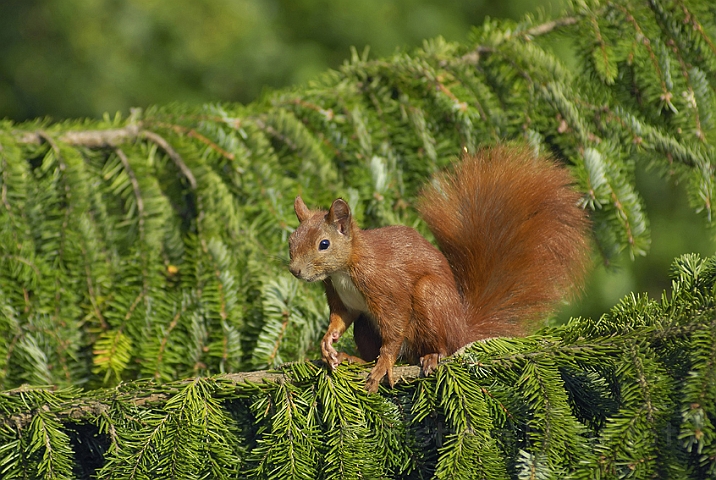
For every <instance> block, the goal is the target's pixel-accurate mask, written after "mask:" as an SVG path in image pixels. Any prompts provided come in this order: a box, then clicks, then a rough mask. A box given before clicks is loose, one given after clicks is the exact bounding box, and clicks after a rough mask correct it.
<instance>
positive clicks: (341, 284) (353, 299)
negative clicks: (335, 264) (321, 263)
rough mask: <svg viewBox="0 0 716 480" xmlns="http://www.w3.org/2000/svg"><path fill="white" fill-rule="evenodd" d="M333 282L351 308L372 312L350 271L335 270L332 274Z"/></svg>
mask: <svg viewBox="0 0 716 480" xmlns="http://www.w3.org/2000/svg"><path fill="white" fill-rule="evenodd" d="M331 283H332V284H333V288H334V289H335V291H336V293H337V294H338V296H339V297H340V299H341V302H343V305H345V306H346V307H348V308H349V309H351V310H357V311H359V312H365V313H370V312H369V311H368V304H367V303H366V302H365V297H363V294H362V293H360V291H359V290H358V289H357V288H356V286H355V284H354V283H353V280H352V279H351V276H350V275H349V274H348V272H335V273H333V274H331Z"/></svg>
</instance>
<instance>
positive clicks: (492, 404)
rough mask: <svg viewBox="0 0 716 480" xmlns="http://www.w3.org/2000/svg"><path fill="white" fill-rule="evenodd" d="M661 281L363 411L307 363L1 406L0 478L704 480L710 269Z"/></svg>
mask: <svg viewBox="0 0 716 480" xmlns="http://www.w3.org/2000/svg"><path fill="white" fill-rule="evenodd" d="M672 277H673V282H674V283H673V291H672V293H671V295H670V296H667V295H666V294H665V295H664V296H663V298H662V299H661V301H660V302H656V301H654V300H650V299H648V298H637V297H633V296H629V297H626V298H624V299H623V301H622V302H621V303H620V304H619V305H617V306H616V307H614V308H613V310H612V311H611V312H610V313H609V314H608V315H605V316H604V317H602V318H601V319H599V320H592V319H582V318H578V319H574V320H572V321H571V322H570V323H569V324H567V325H564V326H560V327H554V328H550V329H548V330H544V331H542V332H540V334H538V335H535V336H531V337H527V338H515V339H491V340H487V341H484V342H478V343H476V344H473V345H471V346H469V347H468V348H467V349H465V350H464V351H463V352H462V353H460V354H458V355H457V356H455V357H454V358H452V359H450V360H448V361H446V362H444V363H443V364H442V365H441V366H440V367H439V368H438V371H437V372H436V374H435V375H433V376H431V377H428V378H417V379H413V380H412V381H403V382H401V383H399V384H398V385H397V386H396V388H394V389H390V388H388V387H385V388H382V389H381V392H380V393H381V394H380V395H374V394H368V393H367V392H366V391H365V390H364V382H365V375H366V373H367V368H366V367H363V366H355V365H341V366H340V367H339V368H338V369H337V370H336V371H334V372H329V371H328V370H327V369H325V368H323V367H322V366H320V365H316V364H314V363H310V362H298V363H294V364H287V365H286V366H284V367H283V368H282V369H281V372H277V373H270V372H254V373H251V374H233V375H231V374H228V375H227V374H224V375H218V376H214V377H203V378H200V377H198V378H194V379H191V380H184V381H177V382H170V383H165V384H159V383H156V382H141V381H135V382H129V383H125V384H122V385H119V386H117V387H114V388H107V389H99V390H93V391H84V392H83V391H78V390H53V389H47V388H32V387H22V388H19V389H16V390H12V391H7V392H4V393H3V394H0V445H1V446H0V453H2V458H3V460H2V461H1V462H0V472H2V475H4V476H5V477H7V478H39V477H41V478H70V477H76V478H89V477H90V475H97V477H98V478H107V479H110V478H112V479H123V478H186V477H187V476H191V477H196V478H236V476H237V475H238V476H239V477H241V478H312V479H313V478H428V477H435V478H485V479H500V478H508V477H509V478H515V477H518V478H533V479H536V478H585V479H586V478H655V477H658V478H712V477H713V475H714V472H716V461H715V460H714V458H715V457H714V455H713V454H712V452H713V451H714V449H715V448H716V445H715V443H716V437H715V436H714V433H713V419H714V418H715V416H716V402H714V394H716V391H715V390H714V382H713V375H714V373H713V365H714V362H716V350H715V349H714V342H713V336H714V331H715V330H714V320H713V318H714V317H715V316H716V297H715V296H714V292H716V257H711V258H709V259H706V260H701V259H700V258H699V257H698V256H696V255H686V256H683V257H681V258H679V259H677V260H676V261H675V262H674V268H673V272H672ZM416 370H417V369H416ZM411 375H412V374H411ZM260 378H263V381H258V379H260ZM257 381H258V383H257Z"/></svg>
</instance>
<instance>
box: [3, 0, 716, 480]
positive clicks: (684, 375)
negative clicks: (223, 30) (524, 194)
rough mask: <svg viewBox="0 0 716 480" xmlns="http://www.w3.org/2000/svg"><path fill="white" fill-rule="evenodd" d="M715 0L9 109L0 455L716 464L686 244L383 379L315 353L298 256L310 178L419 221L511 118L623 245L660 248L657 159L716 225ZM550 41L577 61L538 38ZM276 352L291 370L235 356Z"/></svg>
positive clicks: (605, 234)
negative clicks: (641, 279) (445, 355)
mask: <svg viewBox="0 0 716 480" xmlns="http://www.w3.org/2000/svg"><path fill="white" fill-rule="evenodd" d="M714 18H715V15H714V11H713V8H712V7H710V6H709V4H708V2H704V1H698V0H694V1H691V2H679V1H673V2H672V1H669V2H661V3H656V2H641V1H637V0H630V1H627V0H624V1H619V2H613V3H605V4H602V3H601V2H586V3H584V2H582V3H575V5H574V6H573V7H572V9H571V10H570V12H569V13H568V14H566V15H565V16H563V17H561V18H558V19H557V20H555V21H553V22H546V23H537V22H536V21H535V20H534V19H533V18H530V17H528V18H525V19H524V20H523V21H521V22H520V23H514V22H508V21H488V22H486V23H485V24H484V25H483V26H482V27H480V28H477V29H475V30H474V32H473V35H472V39H471V41H470V43H468V44H456V43H449V42H446V41H445V40H442V39H435V40H431V41H427V42H425V44H424V46H423V48H422V49H419V50H416V51H415V52H412V53H410V54H406V53H397V54H395V55H394V56H392V57H389V58H383V59H377V60H370V59H368V58H366V56H365V55H364V56H359V55H358V54H357V53H355V52H354V55H353V57H352V58H351V60H350V61H349V62H347V63H346V64H345V65H344V66H343V67H342V68H341V69H340V70H338V71H330V72H327V73H326V74H324V75H322V76H320V77H318V78H317V79H316V80H314V81H313V82H311V83H309V84H308V85H307V86H304V87H300V88H295V89H291V90H282V91H278V92H274V93H267V94H266V95H265V96H264V97H263V98H262V99H261V100H260V101H258V102H256V103H253V104H250V105H247V106H241V105H235V104H212V105H203V106H201V107H194V106H188V105H183V104H174V105H168V106H164V107H158V108H151V109H147V110H144V111H142V110H134V111H132V113H131V115H130V116H129V117H128V118H121V117H120V116H116V117H114V118H110V117H106V118H104V119H103V120H101V121H67V122H63V123H49V122H27V123H21V124H13V123H12V122H9V121H4V122H2V123H0V335H2V337H3V338H5V339H6V342H5V343H3V344H2V345H0V388H2V389H14V390H9V391H8V392H6V393H5V394H3V395H2V396H1V397H0V413H1V414H2V415H3V420H2V423H1V425H0V437H1V439H0V453H2V458H3V460H1V461H0V474H2V475H4V476H9V477H11V478H13V477H18V478H34V477H37V476H45V477H71V476H75V477H85V478H86V477H89V476H90V475H94V474H97V475H99V476H100V477H103V478H105V477H106V478H155V477H157V476H166V477H173V478H180V477H184V476H186V473H187V472H190V471H191V472H193V473H194V474H195V475H197V476H198V477H202V476H205V477H221V476H227V477H229V476H236V475H237V474H239V475H252V476H256V477H259V478H264V477H266V478H268V477H271V478H280V477H286V476H291V477H304V478H315V477H316V476H317V477H321V476H322V475H323V476H326V477H336V476H337V477H346V478H349V477H350V478H355V477H358V476H361V475H362V476H368V477H400V478H404V477H409V478H424V477H431V476H436V477H439V478H460V477H471V478H472V477H474V476H475V475H477V476H482V477H484V478H505V477H507V476H512V477H515V476H518V477H526V478H564V477H581V478H594V477H619V476H634V477H638V478H642V477H644V478H646V477H653V476H659V475H661V476H666V475H669V476H677V477H678V476H687V475H691V476H695V477H697V478H698V477H706V476H708V475H713V474H714V472H716V466H715V464H714V458H716V456H715V454H716V447H714V445H713V440H714V438H715V437H716V432H715V431H714V414H715V413H716V412H714V410H713V407H714V404H715V403H716V402H715V400H716V391H714V374H713V365H714V362H715V361H716V359H715V358H714V355H715V354H716V351H715V350H714V347H713V345H714V333H713V332H714V324H713V316H714V315H713V314H714V312H713V308H714V306H713V303H714V301H713V295H714V281H715V280H716V260H714V259H709V260H707V261H701V260H700V259H698V258H697V257H695V256H685V257H682V258H680V259H679V260H677V261H676V262H675V263H674V268H673V271H672V276H673V279H674V283H673V293H672V296H671V297H667V296H664V297H663V298H662V299H661V302H660V303H657V302H655V301H653V300H650V299H648V297H646V296H630V297H627V298H626V299H624V300H623V301H622V303H620V304H619V305H618V306H617V307H615V308H614V309H613V310H612V311H611V312H610V313H609V314H607V315H605V316H603V317H601V318H599V319H597V320H593V319H588V318H580V319H576V320H573V321H571V322H570V323H569V325H567V326H564V327H559V328H553V329H551V330H547V331H543V332H542V334H541V335H538V336H535V337H530V338H527V339H494V340H491V341H488V342H484V343H480V344H477V345H474V346H473V347H471V348H470V349H468V351H467V352H465V353H464V354H463V355H462V356H460V357H459V358H458V359H456V360H454V361H452V362H451V363H447V364H445V365H444V366H443V367H442V368H441V369H440V370H439V371H438V372H437V374H436V375H435V376H434V377H431V378H428V379H420V380H416V381H415V382H413V383H410V384H407V385H402V386H400V387H399V388H397V389H396V390H392V391H387V390H385V391H383V392H382V393H383V394H384V396H378V395H368V394H366V393H365V392H364V390H363V387H362V384H363V378H362V376H361V375H362V374H363V373H364V370H363V369H362V368H360V367H347V368H343V367H341V368H340V369H339V370H338V371H337V372H334V373H330V374H329V373H327V372H326V371H324V370H323V369H322V368H320V367H318V366H316V365H314V364H312V363H306V362H303V361H302V360H304V359H305V358H316V357H317V356H318V353H317V351H316V346H317V344H318V339H319V338H320V336H321V334H322V331H323V329H324V327H325V323H326V321H327V315H326V305H325V298H324V296H323V294H322V292H321V291H320V288H318V286H317V285H307V284H303V283H299V282H297V281H296V280H295V279H293V278H292V277H291V276H290V274H289V273H288V272H287V270H286V268H285V264H286V260H287V258H286V256H287V253H286V250H287V249H286V241H287V239H288V236H289V235H290V233H291V231H292V229H293V227H294V226H295V225H296V224H297V221H296V220H295V218H294V215H293V212H292V208H291V207H292V203H293V198H294V197H295V195H297V194H301V195H302V196H303V197H304V198H305V199H306V201H307V202H308V203H309V204H310V205H312V206H317V205H322V206H326V205H328V204H329V203H330V201H331V200H332V199H333V198H335V197H337V196H343V197H344V198H346V199H347V200H348V201H349V203H350V204H351V206H352V207H353V209H354V211H355V212H356V216H357V217H358V221H359V222H360V223H361V224H362V225H365V226H366V227H371V226H378V225H383V224H386V223H403V224H408V225H413V226H416V227H417V228H418V229H421V230H424V228H423V226H422V224H421V223H420V222H419V220H418V219H417V218H416V216H415V214H414V211H413V209H412V208H410V206H411V204H412V202H413V200H414V198H415V195H416V192H417V191H418V190H419V189H420V187H421V185H423V184H424V182H426V181H428V178H429V175H430V174H431V173H433V172H435V171H436V170H438V169H440V168H442V167H443V166H445V165H447V164H448V163H449V162H450V161H451V160H452V159H453V158H455V156H456V155H458V154H459V153H460V151H462V150H463V149H464V150H467V151H472V150H475V149H477V148H479V147H480V146H482V145H484V144H489V143H493V142H497V141H502V140H510V141H519V142H527V143H529V144H530V145H531V146H532V147H533V148H534V149H536V150H544V151H549V152H552V153H554V155H555V156H556V157H557V159H558V160H559V161H562V162H564V163H565V164H566V165H568V166H569V167H568V168H570V169H571V170H572V171H573V172H574V174H575V177H576V179H577V184H578V187H579V188H580V189H581V190H582V191H583V192H584V201H583V205H584V207H585V208H586V209H588V210H589V212H590V214H591V216H592V219H593V224H594V232H595V238H596V244H597V245H598V247H599V250H600V251H601V253H602V256H603V258H604V259H605V260H607V261H608V260H610V259H611V258H612V257H613V256H614V255H615V254H617V253H618V252H626V253H628V254H630V255H632V256H638V255H642V254H644V253H645V252H646V250H647V249H648V247H649V244H650V231H649V219H648V218H647V216H646V210H645V208H644V205H643V201H642V199H641V196H640V193H639V190H638V188H637V186H636V184H635V182H634V172H635V170H636V169H637V167H644V166H647V167H650V168H652V169H655V170H656V171H658V172H659V173H661V174H662V175H663V176H665V177H667V179H671V180H674V181H679V182H683V183H684V184H685V185H686V194H687V195H686V196H687V197H688V201H689V202H690V204H691V207H692V208H693V209H695V210H698V211H700V212H701V216H702V217H703V220H704V222H705V223H706V224H708V225H712V224H713V222H714V219H713V215H712V205H713V201H714V188H713V165H712V163H713V161H714V159H715V158H716V155H715V153H714V148H713V142H714V137H715V135H716V130H715V128H714V123H713V118H712V116H711V112H712V111H713V110H714V107H716V105H714V103H715V100H714V99H715V98H716V95H714V93H715V87H716V82H715V81H714V79H715V78H716V47H714V41H713V40H712V38H714V32H715V31H716V22H715V21H714ZM553 35H562V36H565V37H566V38H568V39H570V40H571V41H572V42H573V43H574V45H576V46H577V49H576V50H577V56H576V59H575V63H576V65H577V66H578V69H576V70H575V69H573V68H567V67H565V66H564V65H563V63H562V62H561V61H560V60H559V58H558V57H557V56H556V55H555V54H554V53H552V52H550V51H549V50H548V49H546V48H545V46H544V45H546V44H547V43H546V42H547V40H544V39H545V38H546V37H547V38H548V37H550V36H553ZM587 295H589V292H587ZM285 362H298V363H293V364H290V365H288V366H286V367H284V375H285V376H284V377H281V380H280V381H275V382H268V383H259V384H251V383H244V382H243V381H238V383H236V382H235V381H234V380H235V377H232V376H231V374H232V373H234V372H238V371H241V370H248V369H255V368H265V367H278V366H279V365H282V364H284V363H285ZM186 378H192V379H195V380H191V381H181V379H186ZM139 379H149V380H139ZM232 379H234V380H232ZM42 385H55V386H57V387H58V388H59V390H51V389H46V388H35V387H33V386H42ZM78 386H81V387H82V388H84V390H83V391H77V390H67V388H70V387H73V388H75V387H78ZM73 455H74V457H73ZM78 459H87V460H83V461H81V462H80V461H79V460H78Z"/></svg>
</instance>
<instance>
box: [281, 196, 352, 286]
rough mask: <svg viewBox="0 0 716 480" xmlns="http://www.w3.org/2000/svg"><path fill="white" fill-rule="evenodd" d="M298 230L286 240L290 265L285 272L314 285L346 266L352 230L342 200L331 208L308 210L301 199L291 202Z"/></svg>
mask: <svg viewBox="0 0 716 480" xmlns="http://www.w3.org/2000/svg"><path fill="white" fill-rule="evenodd" d="M293 209H294V210H295V212H296V216H297V217H298V221H299V222H301V223H300V225H299V226H298V228H297V229H296V230H295V231H294V232H293V233H292V234H291V237H290V238H289V239H288V248H289V254H290V256H291V263H290V264H289V267H288V269H289V270H290V271H291V273H292V274H293V275H294V276H296V277H297V278H300V279H302V280H306V281H308V282H315V281H317V280H324V279H325V278H326V277H328V276H329V275H331V274H332V273H334V272H337V271H339V270H344V269H345V268H346V267H347V266H348V262H349V261H350V257H351V249H352V245H351V240H352V230H353V229H354V228H355V227H354V225H353V219H352V217H351V209H350V207H349V206H348V204H347V203H346V202H345V200H343V199H342V198H338V199H336V200H334V201H333V203H332V204H331V208H330V209H329V210H328V212H326V211H325V210H310V209H309V208H308V207H307V206H306V204H305V203H303V200H302V199H301V197H300V196H299V197H296V201H295V202H294V203H293Z"/></svg>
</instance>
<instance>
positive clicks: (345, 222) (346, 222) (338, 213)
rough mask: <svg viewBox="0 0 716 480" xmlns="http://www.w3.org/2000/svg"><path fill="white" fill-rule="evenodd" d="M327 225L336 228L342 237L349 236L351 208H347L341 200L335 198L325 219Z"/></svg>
mask: <svg viewBox="0 0 716 480" xmlns="http://www.w3.org/2000/svg"><path fill="white" fill-rule="evenodd" d="M326 220H327V221H328V223H332V224H333V225H335V226H336V228H337V229H338V231H339V232H340V233H342V234H343V235H349V234H350V228H351V207H349V206H348V204H347V203H346V201H345V200H343V199H342V198H336V199H335V200H333V203H332V204H331V209H330V210H328V215H327V217H326Z"/></svg>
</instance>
